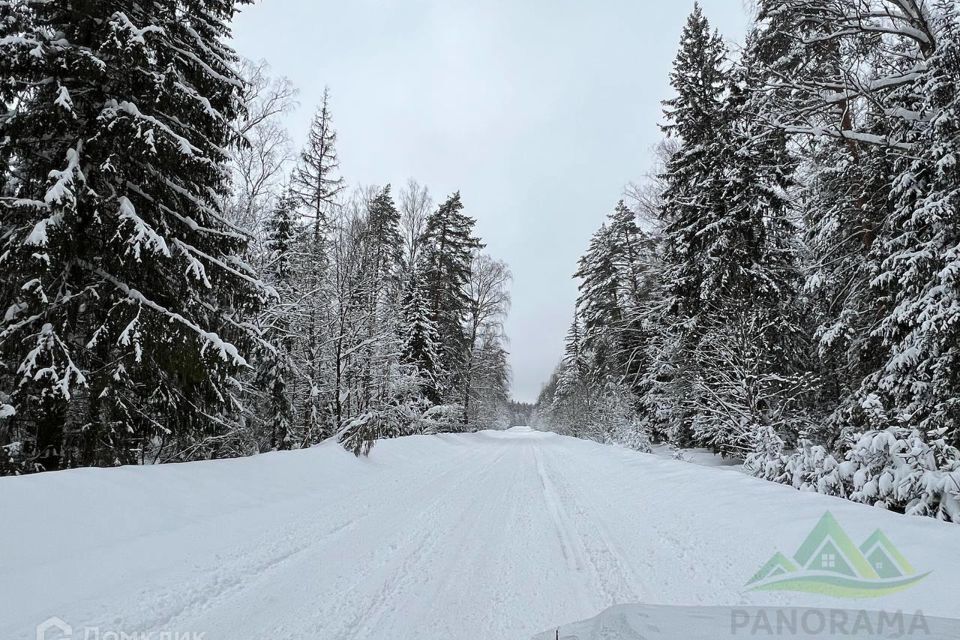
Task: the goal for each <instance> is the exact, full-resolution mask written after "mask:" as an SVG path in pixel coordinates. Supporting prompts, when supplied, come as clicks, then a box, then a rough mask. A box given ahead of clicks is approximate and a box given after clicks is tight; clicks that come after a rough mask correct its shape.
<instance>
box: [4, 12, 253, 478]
mask: <svg viewBox="0 0 960 640" xmlns="http://www.w3.org/2000/svg"><path fill="white" fill-rule="evenodd" d="M236 4H237V2H235V0H196V1H192V2H174V1H171V2H166V3H146V4H144V3H138V2H129V1H126V0H105V1H102V2H85V3H80V4H77V3H63V2H45V1H39V0H18V1H13V2H2V3H0V25H2V27H0V29H2V31H3V34H2V35H3V37H2V38H0V78H2V83H0V92H2V94H0V102H2V103H3V104H5V105H7V109H6V111H5V113H3V114H2V115H0V140H3V144H2V145H0V156H2V161H0V165H2V166H3V169H4V171H3V181H4V185H3V194H2V200H0V208H2V215H0V219H2V220H3V222H2V232H0V273H2V274H3V275H2V276H0V278H2V285H0V287H2V288H0V296H2V298H0V306H2V307H3V309H4V311H3V316H2V317H3V320H2V323H0V351H2V355H0V361H2V362H3V363H4V367H5V368H4V370H3V371H2V372H0V385H2V388H3V393H4V397H6V398H7V400H4V401H3V402H4V404H8V405H9V406H11V407H13V409H14V410H15V411H16V414H15V415H14V416H13V417H11V418H8V424H7V425H6V426H5V428H4V431H5V433H6V435H5V436H4V438H6V439H14V440H17V441H19V442H21V450H22V452H23V453H22V463H23V464H22V468H23V469H27V470H32V469H37V470H44V469H47V470H49V469H56V468H61V467H67V466H73V465H102V464H117V463H125V462H137V461H152V460H153V459H156V458H160V457H162V458H165V459H166V458H171V457H173V458H187V457H198V456H214V455H217V454H218V442H219V440H220V439H221V438H222V437H223V436H224V434H225V433H226V432H228V431H229V430H230V429H231V419H230V413H231V411H232V409H233V407H232V406H231V387H232V384H233V383H232V376H233V375H234V374H235V373H236V372H237V370H238V369H239V368H241V367H244V366H245V360H244V354H246V353H248V351H249V350H250V347H251V344H252V343H253V342H254V338H255V335H254V333H255V332H254V331H253V330H252V329H251V328H250V326H249V325H248V323H247V318H248V317H249V316H250V315H251V314H252V313H253V311H254V310H255V309H256V307H257V306H258V305H259V304H260V302H261V301H262V300H263V299H264V298H265V297H266V296H267V291H266V289H265V287H264V286H263V285H261V284H260V283H259V282H258V280H257V279H256V277H255V275H254V274H253V272H252V271H251V270H250V269H249V268H248V267H247V266H246V265H244V264H243V262H241V260H240V259H239V258H238V255H239V254H240V253H241V252H242V251H243V249H244V246H245V244H246V242H247V237H246V236H245V235H244V234H243V233H241V232H240V231H238V230H237V229H234V228H231V226H230V225H229V224H228V223H227V222H226V221H225V220H224V218H223V215H222V213H221V211H220V209H219V204H218V203H219V202H221V201H222V195H223V193H224V191H225V188H226V185H227V175H226V172H225V169H224V167H225V162H226V159H227V155H226V147H227V146H228V145H229V144H230V143H231V138H232V131H231V128H230V124H229V123H230V122H231V121H233V120H234V119H235V118H236V116H237V113H238V109H239V106H240V102H239V100H238V97H239V93H240V87H241V83H240V81H239V79H238V78H237V77H236V75H235V74H234V71H233V68H234V63H235V57H234V54H233V52H232V51H231V50H230V48H229V47H228V46H226V44H224V39H225V37H226V36H227V35H228V28H227V26H226V25H227V24H228V23H229V21H230V19H231V17H232V16H233V13H234V10H235V5H236ZM4 412H5V413H9V410H7V409H4ZM11 434H12V435H11ZM151 456H152V457H151Z"/></svg>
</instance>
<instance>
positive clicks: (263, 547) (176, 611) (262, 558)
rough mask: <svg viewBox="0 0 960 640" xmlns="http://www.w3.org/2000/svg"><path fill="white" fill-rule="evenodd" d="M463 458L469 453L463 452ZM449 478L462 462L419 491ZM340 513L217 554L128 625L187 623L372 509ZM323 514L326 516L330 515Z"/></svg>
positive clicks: (308, 516) (332, 538) (328, 541)
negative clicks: (204, 569)
mask: <svg viewBox="0 0 960 640" xmlns="http://www.w3.org/2000/svg"><path fill="white" fill-rule="evenodd" d="M463 457H464V458H467V457H471V456H470V453H469V452H466V451H465V452H464V455H463ZM449 478H457V479H460V481H463V480H464V478H463V473H462V466H461V465H458V464H452V465H451V467H450V468H449V469H447V470H445V471H444V472H443V473H442V474H440V475H439V476H438V477H437V478H435V479H434V480H432V481H431V480H429V479H426V481H425V482H422V485H421V486H420V487H418V490H419V491H421V492H426V493H427V494H428V495H435V492H434V491H433V486H434V485H435V483H436V482H442V481H445V480H447V479H449ZM446 495H447V494H446V493H445V494H441V496H440V497H439V498H437V500H438V501H439V500H441V499H443V497H444V496H446ZM339 502H340V504H339V505H336V506H341V507H344V506H345V507H347V508H349V507H350V506H352V503H351V502H350V501H349V500H348V499H343V500H340V501H339ZM324 506H325V507H327V508H329V507H330V506H333V505H331V504H330V503H327V504H326V505H324ZM342 515H345V518H343V519H340V521H339V522H338V524H336V525H333V526H332V527H331V526H328V527H325V528H324V531H323V532H322V533H320V534H319V535H318V534H317V529H318V528H319V527H318V524H320V522H321V520H320V516H319V515H317V514H316V513H312V512H311V511H309V510H307V511H306V512H305V514H304V516H303V517H301V518H298V519H296V520H295V521H294V522H292V523H290V524H288V525H287V526H286V527H284V531H285V532H286V533H284V534H282V535H281V536H280V538H281V542H280V543H279V544H278V542H277V532H276V531H275V530H271V531H269V532H267V534H266V535H265V536H264V537H263V539H262V540H261V541H260V542H259V543H257V544H254V545H251V546H250V547H249V548H245V549H240V550H236V551H234V552H231V553H230V554H229V555H227V556H226V557H219V558H218V563H217V565H216V568H215V569H214V570H213V571H212V572H209V573H205V574H204V576H203V577H202V578H201V579H200V580H198V581H196V582H195V583H193V584H190V585H186V586H184V585H180V586H179V587H178V588H176V589H173V590H170V591H166V592H164V593H162V594H160V595H158V596H154V604H153V605H152V606H150V607H149V609H150V610H151V611H155V612H157V613H156V614H155V617H152V618H151V619H149V620H148V621H146V622H144V621H143V620H138V621H137V624H130V625H127V626H128V627H130V628H132V629H138V630H143V631H152V630H164V629H171V628H187V627H189V626H190V623H189V620H190V619H191V618H194V617H197V616H202V615H203V612H204V611H209V610H212V609H214V608H216V607H219V606H220V605H222V604H223V603H224V602H226V601H230V600H232V599H238V598H242V597H244V595H245V594H246V593H248V592H250V591H251V590H254V588H255V587H257V586H258V585H260V584H261V583H263V582H270V581H271V580H272V579H273V577H274V574H276V573H278V572H282V571H283V570H284V569H285V568H286V567H287V566H289V565H290V563H292V562H293V561H294V560H298V561H304V560H306V558H302V557H301V556H310V555H314V554H321V553H322V552H324V551H325V550H326V549H327V548H328V547H330V546H331V545H335V544H340V543H341V541H342V539H343V538H344V537H345V536H346V535H347V534H349V533H351V532H353V531H354V530H355V529H357V528H358V527H359V526H360V525H361V523H363V522H364V521H365V520H366V519H367V518H369V516H370V515H371V512H370V511H369V509H368V510H366V511H364V512H362V513H360V514H357V513H346V514H342ZM376 515H377V520H378V523H379V522H381V518H383V514H380V513H378V514H376ZM326 517H329V513H327V514H326V516H325V518H326ZM400 517H402V518H405V519H409V517H410V514H409V512H402V513H401V514H400ZM378 526H380V525H379V524H378Z"/></svg>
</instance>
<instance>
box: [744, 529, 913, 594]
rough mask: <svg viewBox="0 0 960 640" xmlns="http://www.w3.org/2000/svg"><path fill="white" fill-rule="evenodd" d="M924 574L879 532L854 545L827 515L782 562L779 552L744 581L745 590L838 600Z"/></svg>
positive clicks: (900, 586) (892, 587) (902, 585)
mask: <svg viewBox="0 0 960 640" xmlns="http://www.w3.org/2000/svg"><path fill="white" fill-rule="evenodd" d="M928 575H930V572H929V571H928V572H927V573H917V570H916V569H914V568H913V566H912V565H911V564H910V563H909V562H908V561H907V559H906V558H905V557H904V556H903V554H902V553H900V551H898V550H897V548H896V547H895V546H893V543H892V542H890V540H889V538H887V536H886V535H884V533H883V532H882V531H880V530H879V529H877V530H876V531H874V532H873V534H872V535H871V536H870V537H869V538H867V539H866V541H865V542H864V543H863V544H861V545H860V546H859V547H858V546H856V545H855V544H854V543H853V541H852V540H851V539H850V536H848V535H847V533H846V532H845V531H844V530H843V528H842V527H841V526H840V523H839V522H837V520H836V518H834V517H833V514H831V513H830V512H829V511H828V512H827V513H825V514H824V515H823V517H822V518H820V522H819V523H817V526H816V527H814V529H813V531H812V532H811V533H810V535H809V536H807V539H806V540H804V541H803V544H801V545H800V548H799V549H798V550H797V552H796V553H795V554H794V555H793V557H792V558H788V557H787V556H785V555H783V554H782V553H780V552H779V551H778V552H777V553H776V554H774V556H773V557H772V558H770V560H769V561H768V562H767V563H766V564H765V565H763V567H761V568H760V570H759V571H757V573H756V574H755V575H754V576H753V577H752V578H750V581H749V582H747V584H746V586H747V588H748V590H750V591H802V592H805V593H821V594H824V595H829V596H835V597H838V598H876V597H879V596H884V595H888V594H891V593H895V592H897V591H903V590H904V589H907V588H909V587H912V586H913V585H915V584H916V583H918V582H920V581H921V580H923V579H924V578H926V577H927V576H928Z"/></svg>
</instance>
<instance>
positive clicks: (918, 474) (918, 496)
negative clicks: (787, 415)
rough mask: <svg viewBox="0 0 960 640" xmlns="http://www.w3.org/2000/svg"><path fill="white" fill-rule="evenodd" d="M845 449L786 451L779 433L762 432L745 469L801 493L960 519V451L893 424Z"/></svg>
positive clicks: (816, 447)
mask: <svg viewBox="0 0 960 640" xmlns="http://www.w3.org/2000/svg"><path fill="white" fill-rule="evenodd" d="M771 436H772V437H771ZM844 447H845V453H844V456H843V461H842V462H839V461H838V460H837V458H835V457H834V456H833V455H832V454H831V453H830V452H828V451H827V450H826V449H825V448H824V447H822V446H820V445H814V444H812V443H810V442H807V441H804V442H803V443H802V444H801V447H800V449H799V450H797V451H796V452H793V453H783V452H782V449H780V448H778V445H777V443H776V441H775V435H773V434H769V433H767V434H762V433H761V434H759V435H758V438H757V443H756V447H755V450H754V452H753V453H752V454H751V455H750V456H749V457H748V458H747V462H746V464H745V468H746V469H747V470H748V471H749V472H750V473H752V474H753V475H755V476H758V477H762V478H765V479H767V480H773V481H776V482H782V483H784V484H789V485H791V486H792V487H794V488H795V489H799V490H801V491H815V492H817V493H824V494H827V495H834V496H840V497H844V498H849V499H850V500H854V501H856V502H862V503H865V504H870V505H874V506H879V507H884V508H886V509H892V510H895V511H901V512H904V513H907V514H912V515H926V516H933V517H936V518H939V519H941V520H948V521H952V522H960V451H958V450H957V449H956V448H954V447H952V446H950V445H948V444H947V443H946V442H945V441H944V440H943V439H942V438H936V439H933V440H930V441H928V440H926V439H925V438H924V437H923V435H922V434H921V433H920V432H919V431H917V430H916V429H909V428H906V427H890V428H887V429H883V430H875V431H868V432H866V433H863V434H860V435H856V436H853V437H851V438H849V439H848V440H847V441H846V442H845V443H844Z"/></svg>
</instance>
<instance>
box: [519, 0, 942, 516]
mask: <svg viewBox="0 0 960 640" xmlns="http://www.w3.org/2000/svg"><path fill="white" fill-rule="evenodd" d="M757 4H758V6H757V7H756V21H755V23H754V25H753V26H752V28H751V29H750V30H749V33H748V35H747V37H746V41H745V42H744V43H743V45H742V46H740V47H737V51H735V52H734V51H731V50H730V49H729V48H728V47H727V46H726V45H725V44H724V41H723V40H722V39H721V37H720V35H719V34H718V33H717V32H716V31H715V30H714V29H712V28H711V26H710V24H709V22H708V20H707V18H706V17H705V16H704V15H703V12H702V10H701V8H700V7H699V6H696V7H695V8H694V10H693V13H692V14H691V15H690V17H689V19H688V21H687V23H686V26H685V27H684V29H683V34H682V38H681V41H680V47H679V51H678V53H677V56H676V59H675V62H674V65H673V69H672V72H671V74H670V82H671V86H672V88H673V90H674V96H673V97H672V98H670V99H669V100H666V101H665V102H664V103H663V104H664V113H665V124H664V126H663V131H664V133H665V138H664V141H663V143H662V144H661V145H660V147H659V148H658V151H657V157H658V161H659V165H660V166H659V168H658V170H657V171H656V173H655V174H654V175H653V176H652V177H651V178H650V179H648V180H646V181H644V182H642V183H640V184H638V185H634V186H633V187H631V188H630V189H628V193H627V195H628V198H626V202H621V203H620V204H619V205H618V206H617V207H616V208H615V210H614V211H613V212H612V213H611V214H610V215H609V217H608V219H607V220H606V222H605V223H604V224H603V225H602V226H601V227H600V229H599V230H597V232H596V233H595V234H594V235H593V237H592V239H591V241H590V244H589V248H588V250H587V252H586V253H585V255H584V256H583V257H582V258H581V260H580V264H579V269H578V270H577V272H576V277H577V278H578V279H579V282H580V296H579V299H578V300H577V305H576V313H575V317H574V319H573V321H572V323H571V327H570V331H569V334H568V337H567V340H566V345H565V353H564V358H563V361H562V363H561V364H560V366H559V367H558V369H557V370H556V372H555V374H554V376H553V378H552V379H551V380H550V382H549V384H547V385H546V387H545V388H544V390H543V393H542V394H541V396H540V399H539V402H538V405H537V420H538V421H539V423H540V424H543V425H546V426H547V427H548V428H552V429H555V430H558V431H561V432H564V433H569V434H572V435H578V436H583V437H589V438H593V439H597V440H609V441H615V442H623V443H626V444H628V445H631V446H634V447H636V448H639V449H644V448H646V447H647V446H648V444H649V443H650V442H659V443H670V444H672V445H674V446H676V447H678V448H682V447H693V446H699V447H709V448H711V449H712V450H713V451H715V452H717V453H720V454H723V455H725V456H731V457H735V458H739V459H742V460H743V461H744V462H745V466H746V468H747V469H748V470H749V471H751V472H752V473H754V474H755V475H758V476H760V477H764V478H767V479H769V480H774V481H777V482H782V483H786V484H790V485H792V486H794V487H796V488H798V489H802V490H812V491H818V492H821V493H827V494H831V495H836V496H841V497H845V498H849V499H852V500H856V501H860V502H865V503H868V504H876V505H880V506H884V507H887V508H891V509H896V510H901V511H906V512H908V513H914V514H921V515H930V516H935V517H938V518H941V519H946V520H953V521H960V452H958V447H960V25H958V18H957V8H956V4H955V2H953V1H952V0H761V1H760V2H758V3H757ZM681 455H682V454H681Z"/></svg>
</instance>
